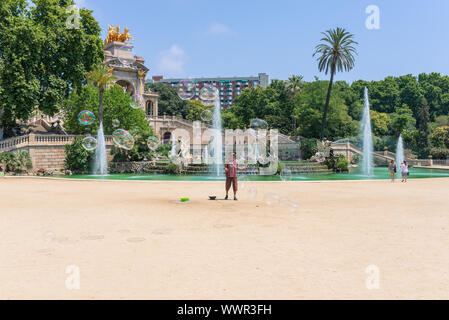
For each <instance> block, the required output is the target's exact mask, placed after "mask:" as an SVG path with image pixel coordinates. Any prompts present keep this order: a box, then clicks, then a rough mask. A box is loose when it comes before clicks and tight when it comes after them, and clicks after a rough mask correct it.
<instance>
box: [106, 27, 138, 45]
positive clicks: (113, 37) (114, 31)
mask: <svg viewBox="0 0 449 320" xmlns="http://www.w3.org/2000/svg"><path fill="white" fill-rule="evenodd" d="M131 39H133V37H131V35H130V34H129V29H128V28H125V31H124V32H123V33H120V26H116V27H114V26H113V25H110V26H109V28H108V36H107V37H106V39H105V40H104V45H107V44H109V43H111V42H114V41H118V42H123V43H126V44H128V43H129V40H131Z"/></svg>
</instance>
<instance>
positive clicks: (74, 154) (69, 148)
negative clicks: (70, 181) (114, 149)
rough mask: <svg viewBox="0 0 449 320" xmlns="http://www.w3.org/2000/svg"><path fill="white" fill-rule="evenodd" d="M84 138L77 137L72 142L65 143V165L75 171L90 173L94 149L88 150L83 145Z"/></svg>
mask: <svg viewBox="0 0 449 320" xmlns="http://www.w3.org/2000/svg"><path fill="white" fill-rule="evenodd" d="M82 142H83V138H75V139H74V140H73V142H72V144H67V145H65V147H64V148H65V161H64V167H65V169H66V170H70V171H72V172H73V173H88V172H89V163H90V162H91V159H92V156H93V154H94V152H93V151H87V150H86V149H84V148H83V146H82Z"/></svg>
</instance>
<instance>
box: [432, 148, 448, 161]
mask: <svg viewBox="0 0 449 320" xmlns="http://www.w3.org/2000/svg"><path fill="white" fill-rule="evenodd" d="M430 154H431V155H432V159H441V160H445V159H449V149H445V148H432V149H430Z"/></svg>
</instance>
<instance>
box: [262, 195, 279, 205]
mask: <svg viewBox="0 0 449 320" xmlns="http://www.w3.org/2000/svg"><path fill="white" fill-rule="evenodd" d="M263 199H264V201H265V203H266V204H268V205H269V206H272V205H277V204H279V201H280V199H279V195H277V194H276V193H273V192H269V193H266V194H265V196H264V198H263Z"/></svg>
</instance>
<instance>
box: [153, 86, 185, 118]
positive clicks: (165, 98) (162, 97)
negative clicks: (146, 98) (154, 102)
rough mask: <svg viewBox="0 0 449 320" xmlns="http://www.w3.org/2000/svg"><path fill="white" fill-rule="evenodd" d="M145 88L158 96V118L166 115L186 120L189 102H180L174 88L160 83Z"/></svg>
mask: <svg viewBox="0 0 449 320" xmlns="http://www.w3.org/2000/svg"><path fill="white" fill-rule="evenodd" d="M146 88H147V89H150V90H151V91H153V92H157V93H158V94H159V104H158V107H159V110H158V112H159V115H160V116H161V115H163V114H164V113H166V114H167V115H170V116H171V115H175V116H181V117H183V118H187V115H188V114H189V107H190V105H189V102H188V101H184V100H182V99H181V98H180V97H179V96H178V93H177V92H176V90H175V89H174V88H172V87H171V86H169V85H167V84H164V83H161V82H156V83H152V84H149V85H147V86H146Z"/></svg>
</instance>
